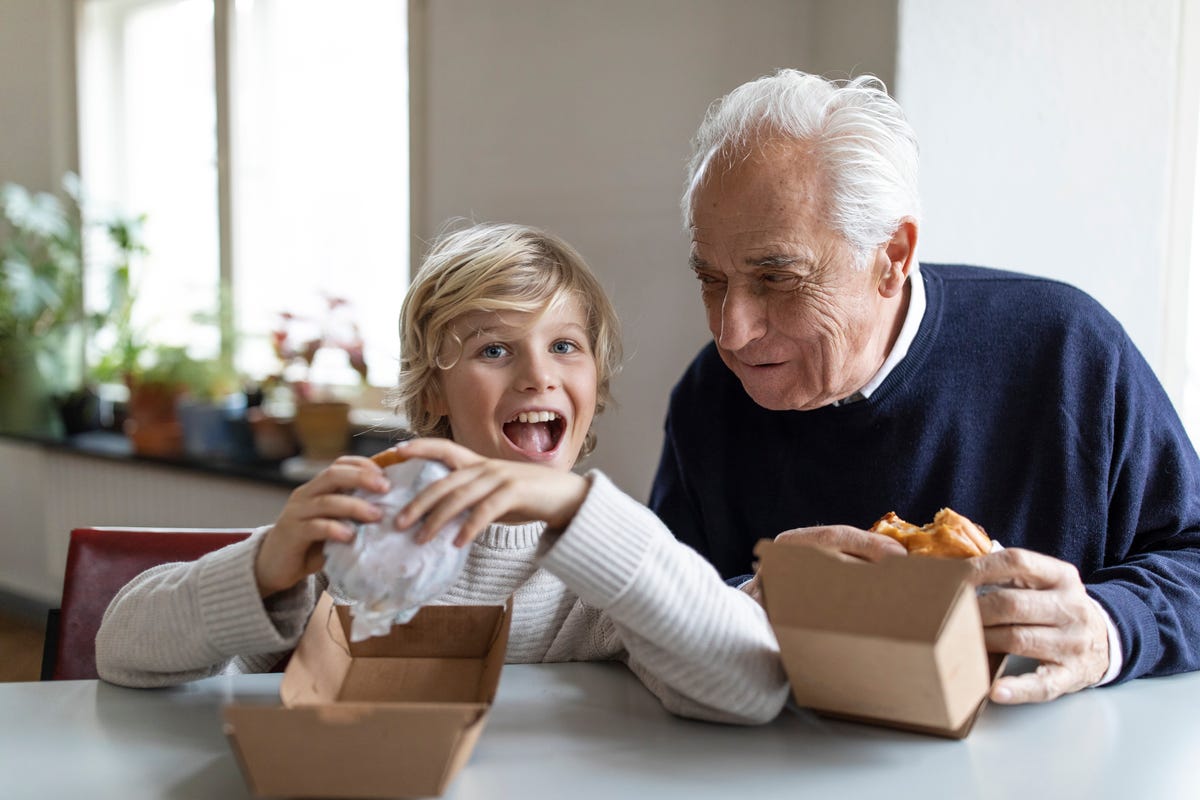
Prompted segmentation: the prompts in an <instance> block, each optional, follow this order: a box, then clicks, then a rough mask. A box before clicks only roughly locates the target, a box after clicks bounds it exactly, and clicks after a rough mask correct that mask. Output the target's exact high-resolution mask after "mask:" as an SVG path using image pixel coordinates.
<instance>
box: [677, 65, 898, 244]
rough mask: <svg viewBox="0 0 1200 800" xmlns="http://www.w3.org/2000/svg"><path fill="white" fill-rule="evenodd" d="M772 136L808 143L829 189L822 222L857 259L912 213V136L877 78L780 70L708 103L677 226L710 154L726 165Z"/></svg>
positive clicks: (688, 224)
mask: <svg viewBox="0 0 1200 800" xmlns="http://www.w3.org/2000/svg"><path fill="white" fill-rule="evenodd" d="M780 139H782V140H791V141H795V142H798V143H803V144H804V145H806V146H808V147H810V148H812V152H813V154H814V156H815V157H816V159H817V163H818V164H819V165H820V166H821V168H822V169H823V171H824V172H823V177H824V178H825V180H827V181H828V185H829V187H830V196H829V198H828V203H827V205H826V208H825V214H826V215H827V218H826V220H825V221H826V222H827V223H828V224H829V225H830V226H831V227H832V228H833V229H834V230H835V231H837V232H839V233H840V234H841V235H842V237H843V238H845V240H846V241H847V242H848V243H849V244H850V246H851V247H853V248H854V249H855V250H856V251H857V252H858V254H859V255H860V256H862V257H865V256H866V255H867V254H868V253H869V252H870V251H871V250H873V249H874V248H876V247H879V246H880V245H882V244H884V243H885V242H887V241H888V240H889V239H890V238H891V236H892V234H893V233H895V231H896V228H897V227H898V226H899V224H900V220H901V219H903V218H904V217H912V218H913V219H915V220H919V219H920V212H921V201H920V196H919V193H918V189H917V162H918V152H917V137H916V134H915V133H914V132H913V129H912V126H911V125H909V124H908V120H907V119H906V118H905V116H904V111H903V110H901V108H900V106H899V105H898V104H897V103H896V101H895V100H893V99H892V98H891V97H890V96H889V95H888V93H887V87H886V86H884V84H883V81H881V80H879V79H878V78H876V77H874V76H873V75H863V76H861V77H858V78H854V79H852V80H846V81H831V80H827V79H826V78H822V77H820V76H819V75H809V74H807V73H804V72H800V71H799V70H794V69H781V70H779V71H777V72H775V73H774V74H773V75H767V76H764V77H762V78H759V79H758V80H754V81H750V82H749V83H745V84H742V85H741V86H739V87H738V88H736V89H734V90H733V91H732V92H730V93H729V94H727V95H726V96H725V97H722V98H720V99H719V100H717V101H715V102H714V103H713V104H712V105H711V106H709V108H708V112H707V113H706V114H705V117H704V121H703V122H702V123H701V124H700V129H699V130H698V131H697V132H696V136H695V138H694V139H693V140H692V156H691V159H690V160H689V162H688V172H687V184H686V188H685V189H684V192H683V198H682V201H681V204H680V205H681V207H682V210H683V220H684V226H685V227H691V224H692V220H691V209H692V199H693V195H694V194H695V192H696V189H697V188H698V187H699V185H700V184H701V182H702V181H703V180H704V177H705V172H706V170H707V169H708V167H709V165H710V164H711V163H712V162H713V161H714V160H716V159H718V158H720V159H721V160H723V161H725V162H726V163H732V162H733V161H734V160H736V159H738V158H744V157H745V156H746V155H748V154H749V153H750V151H751V150H752V149H753V148H754V147H756V146H759V145H761V144H763V143H765V142H768V141H778V140H780ZM860 260H861V259H860ZM863 263H865V261H864V262H863Z"/></svg>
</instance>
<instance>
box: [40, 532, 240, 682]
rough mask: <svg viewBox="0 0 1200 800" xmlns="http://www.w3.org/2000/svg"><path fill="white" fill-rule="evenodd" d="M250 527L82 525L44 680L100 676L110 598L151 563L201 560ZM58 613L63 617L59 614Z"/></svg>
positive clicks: (49, 638)
mask: <svg viewBox="0 0 1200 800" xmlns="http://www.w3.org/2000/svg"><path fill="white" fill-rule="evenodd" d="M249 535H250V531H249V530H235V529H228V528H221V529H216V528H209V529H190V530H185V529H175V528H76V529H75V530H73V531H71V544H70V547H69V549H68V550H67V570H66V575H65V576H64V578H63V593H62V608H61V609H59V610H58V611H57V615H56V612H54V611H51V612H50V619H49V620H48V621H47V626H46V644H45V648H44V651H43V654H42V679H43V680H78V679H85V678H97V677H99V676H98V675H97V674H96V631H98V630H99V629H100V620H101V619H102V618H103V616H104V611H105V609H107V608H108V604H109V602H110V601H111V600H112V599H113V597H114V596H116V594H117V592H118V591H119V590H120V589H121V587H122V586H124V585H125V584H126V583H128V582H129V581H131V580H132V579H133V578H134V577H136V576H137V575H140V574H141V573H142V572H144V571H146V570H147V569H149V568H150V567H154V566H157V565H159V564H166V563H170V562H174V561H195V560H196V559H197V558H200V556H202V555H204V554H205V553H209V552H212V551H213V550H216V549H218V548H220V547H224V546H225V545H227V544H232V543H233V542H238V541H241V540H242V539H245V538H246V537H247V536H249ZM56 616H57V619H56V618H55V617H56Z"/></svg>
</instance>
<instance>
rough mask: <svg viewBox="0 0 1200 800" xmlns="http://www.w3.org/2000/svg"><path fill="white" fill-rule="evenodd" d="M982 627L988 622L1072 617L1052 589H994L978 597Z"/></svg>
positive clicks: (1058, 620)
mask: <svg viewBox="0 0 1200 800" xmlns="http://www.w3.org/2000/svg"><path fill="white" fill-rule="evenodd" d="M979 616H980V617H981V618H982V620H983V624H984V627H988V626H992V625H1067V624H1070V623H1071V622H1072V621H1073V620H1074V619H1075V618H1074V616H1072V615H1071V614H1070V613H1068V609H1067V608H1066V607H1065V606H1064V605H1063V598H1062V597H1060V596H1059V595H1058V593H1054V592H1046V591H1041V592H1039V591H1036V590H1033V589H994V590H992V591H990V592H987V593H986V594H984V595H983V596H981V597H980V598H979Z"/></svg>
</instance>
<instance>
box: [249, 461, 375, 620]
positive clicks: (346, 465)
mask: <svg viewBox="0 0 1200 800" xmlns="http://www.w3.org/2000/svg"><path fill="white" fill-rule="evenodd" d="M387 488H388V482H387V479H386V478H385V477H384V475H383V470H382V469H380V467H379V466H377V465H376V464H374V463H373V462H372V461H371V460H370V459H369V458H362V457H360V456H342V457H341V458H339V459H338V460H337V461H335V462H333V464H331V465H329V466H328V467H326V468H325V469H324V470H322V471H321V473H320V474H319V475H317V476H316V477H315V478H313V479H312V480H311V481H309V482H308V483H305V484H303V485H302V486H299V487H297V488H296V490H295V491H293V492H292V495H291V497H289V498H288V501H287V503H286V504H285V505H284V507H283V510H282V511H281V512H280V513H279V518H278V519H277V520H275V525H274V526H273V527H272V528H271V530H270V531H268V532H267V535H266V537H265V538H264V539H263V543H262V546H261V547H259V550H258V556H257V557H256V558H255V560H254V577H255V580H256V581H257V582H258V591H259V594H260V595H261V596H263V597H267V596H268V595H271V594H274V593H275V592H281V591H283V590H284V589H290V588H291V587H293V586H295V585H296V584H297V583H299V582H300V581H302V580H304V578H306V577H308V576H309V575H311V574H313V573H314V572H316V571H318V570H319V569H321V567H322V566H324V564H325V556H324V554H323V553H322V552H321V551H322V548H323V547H324V545H325V541H326V540H328V539H332V540H334V541H337V542H349V541H350V540H351V539H353V538H354V529H353V528H352V527H351V525H350V523H349V522H348V520H353V521H357V522H376V521H378V520H379V518H380V511H379V509H378V508H376V507H375V506H374V505H372V504H371V503H370V502H368V501H367V500H364V499H362V498H360V497H351V496H350V494H349V493H350V492H353V491H354V490H356V489H362V490H364V491H368V492H384V491H387Z"/></svg>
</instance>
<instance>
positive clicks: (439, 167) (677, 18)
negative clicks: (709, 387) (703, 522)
mask: <svg viewBox="0 0 1200 800" xmlns="http://www.w3.org/2000/svg"><path fill="white" fill-rule="evenodd" d="M895 5H896V4H895V3H894V2H880V0H853V1H852V2H836V0H828V2H796V0H742V1H741V2H736V3H733V2H727V0H654V2H644V0H611V1H610V2H604V3H595V2H589V1H588V0H569V1H564V0H506V2H504V3H495V2H491V0H436V2H431V3H428V4H427V5H424V6H423V9H424V11H423V14H418V15H416V19H414V23H415V27H414V29H413V31H412V35H413V36H414V37H418V48H419V50H418V52H421V53H422V54H423V59H424V67H423V69H421V67H420V66H419V65H418V69H419V70H421V71H419V72H418V73H417V74H415V75H414V80H415V81H416V86H415V93H416V95H417V96H418V97H420V98H423V100H421V101H418V108H421V107H422V106H423V109H424V113H423V114H420V115H419V118H418V119H415V120H414V125H415V126H416V128H417V132H416V136H415V140H416V141H417V142H418V144H417V152H416V153H415V158H414V161H419V162H421V163H422V164H423V167H421V169H423V171H424V173H423V177H422V178H421V179H420V180H421V181H422V183H423V185H419V186H418V187H417V189H416V192H415V195H414V197H415V208H414V215H415V218H416V220H417V230H416V231H415V232H416V234H417V235H418V236H420V237H428V236H430V235H431V234H432V233H434V232H435V231H436V229H437V227H438V226H439V225H440V224H441V223H442V222H444V221H445V220H446V219H448V218H450V217H456V216H458V217H467V218H471V219H474V220H476V221H485V220H487V221H514V222H523V223H527V224H533V225H539V226H543V227H545V228H548V229H550V230H553V231H555V232H556V233H558V234H560V235H562V236H563V237H564V238H566V239H567V240H568V241H570V242H571V243H572V244H574V245H575V246H576V247H577V248H579V250H580V251H581V252H582V253H583V255H584V256H585V257H586V258H587V259H588V261H589V262H590V263H591V265H592V266H593V268H594V269H595V270H596V271H597V273H599V275H600V278H601V281H602V282H603V284H604V285H605V287H606V288H608V290H609V291H610V292H611V294H612V297H613V300H614V302H615V304H616V307H617V311H618V313H619V314H620V315H621V319H622V322H623V324H624V331H625V346H626V351H627V352H626V354H627V362H626V365H625V369H624V371H623V373H622V374H621V375H620V376H619V378H618V379H617V381H616V383H615V390H616V395H617V399H618V402H619V404H620V405H619V407H618V408H616V409H614V410H610V411H609V412H607V413H606V414H605V415H604V417H603V418H602V419H601V420H600V422H599V423H598V425H599V427H598V430H599V433H600V446H599V448H598V449H597V452H596V454H595V455H594V456H593V457H592V459H591V463H592V464H594V465H597V466H600V467H602V468H603V469H605V470H606V471H607V472H608V473H609V474H610V475H611V476H612V477H613V478H614V480H615V481H616V482H617V483H618V484H619V485H620V486H622V487H623V488H625V489H626V490H627V491H628V492H629V493H630V494H632V495H633V496H634V497H637V498H640V499H645V497H646V496H647V495H648V493H649V487H650V481H651V478H652V475H653V471H654V467H655V465H656V463H657V460H658V452H659V447H660V443H661V438H662V437H661V427H662V419H663V414H664V411H665V409H666V403H667V397H668V394H669V392H670V389H671V386H672V385H673V384H674V382H675V381H676V379H677V378H678V377H679V375H680V374H681V373H682V371H683V369H684V367H685V366H686V365H687V363H688V361H690V359H691V358H692V356H693V355H694V354H695V352H696V351H697V349H698V348H699V347H700V345H702V344H703V343H704V342H705V341H706V340H707V339H708V332H707V329H706V328H705V325H704V320H703V317H702V313H701V307H700V299H699V293H698V291H697V290H696V288H695V285H694V284H695V281H694V279H693V278H692V277H691V274H690V272H689V271H688V269H687V266H686V259H687V252H688V250H687V247H688V245H687V242H688V240H687V237H686V236H685V234H684V232H683V230H682V225H681V222H680V217H679V210H678V201H679V193H680V190H681V188H682V182H683V166H684V162H685V160H686V158H687V152H688V141H689V140H690V138H691V135H692V133H693V132H694V130H695V127H696V125H697V124H698V123H699V121H700V118H701V116H702V115H703V113H704V110H705V108H706V107H707V106H708V104H709V102H711V101H712V100H714V99H715V98H716V97H718V96H719V95H721V94H723V93H725V92H727V91H729V90H731V89H733V88H734V87H736V86H737V85H738V84H740V83H742V82H744V81H746V80H749V79H752V78H755V77H758V76H759V75H762V74H764V73H767V72H770V71H772V70H773V69H775V68H778V67H786V66H794V67H799V68H804V69H808V70H811V71H817V72H827V73H829V74H841V75H845V74H846V73H849V72H854V73H856V74H857V73H860V72H863V71H875V72H877V73H879V74H881V75H882V76H883V77H885V79H890V76H891V74H892V71H893V60H894V52H895V47H894V37H895V21H896V17H895ZM414 171H416V170H414ZM414 249H415V252H417V253H419V252H421V248H420V246H418V247H416V248H414Z"/></svg>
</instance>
